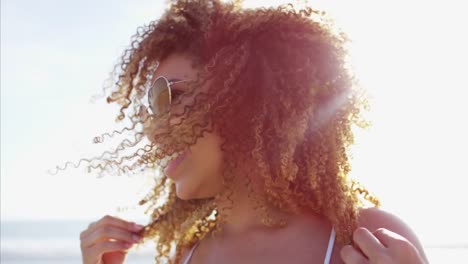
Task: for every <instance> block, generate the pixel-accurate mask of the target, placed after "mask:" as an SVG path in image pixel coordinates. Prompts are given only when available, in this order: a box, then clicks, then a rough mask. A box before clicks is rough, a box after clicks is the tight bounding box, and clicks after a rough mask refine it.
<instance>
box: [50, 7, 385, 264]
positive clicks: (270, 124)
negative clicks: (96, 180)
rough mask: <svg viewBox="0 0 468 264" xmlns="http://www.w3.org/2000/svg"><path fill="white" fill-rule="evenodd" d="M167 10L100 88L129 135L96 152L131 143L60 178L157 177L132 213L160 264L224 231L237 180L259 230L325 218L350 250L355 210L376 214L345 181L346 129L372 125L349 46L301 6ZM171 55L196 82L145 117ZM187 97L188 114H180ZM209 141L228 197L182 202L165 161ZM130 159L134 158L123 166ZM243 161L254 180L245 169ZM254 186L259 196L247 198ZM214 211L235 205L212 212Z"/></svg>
mask: <svg viewBox="0 0 468 264" xmlns="http://www.w3.org/2000/svg"><path fill="white" fill-rule="evenodd" d="M166 4H167V9H166V10H165V12H164V14H163V15H162V16H161V17H160V18H159V19H157V20H154V21H152V22H150V23H149V24H148V25H144V26H142V27H139V28H138V29H137V32H136V34H135V35H134V36H132V40H131V44H130V46H129V47H128V48H127V49H126V50H125V51H124V52H123V54H122V56H121V57H120V61H119V63H118V64H117V65H115V67H114V70H113V71H112V73H111V76H112V78H115V79H116V80H115V81H112V82H111V83H110V85H108V86H105V87H104V88H103V93H104V94H105V95H106V99H107V102H108V103H109V104H114V103H115V104H118V105H119V106H120V111H119V113H118V115H117V118H116V121H117V122H122V121H123V120H127V121H129V122H130V123H131V125H129V126H127V127H125V128H123V129H121V130H115V131H112V132H110V133H104V134H102V135H100V136H97V137H95V138H94V143H96V144H98V143H102V142H104V141H105V140H107V139H109V138H112V137H114V136H116V135H123V134H124V133H125V134H130V136H129V138H126V139H124V140H123V141H122V142H121V143H120V144H119V145H118V146H117V147H116V148H115V149H114V150H112V151H106V152H104V153H103V154H102V155H100V156H97V157H94V158H91V159H81V160H80V161H79V162H78V164H74V163H71V162H67V163H66V164H65V166H62V167H60V166H57V171H60V170H66V169H67V168H68V167H69V166H73V167H75V168H78V167H80V166H81V165H82V164H85V163H87V164H88V165H87V166H88V170H89V172H99V173H102V172H107V173H113V172H116V171H117V172H119V173H129V172H134V173H143V172H144V171H150V172H152V173H154V175H158V176H155V177H154V185H153V186H151V189H150V190H149V192H148V194H147V195H145V197H144V198H143V199H141V201H140V202H139V205H141V206H146V208H147V209H146V213H150V214H151V221H150V222H149V223H148V224H147V225H146V227H145V228H144V230H143V231H142V233H141V234H142V235H143V237H144V239H143V241H142V242H141V243H144V241H145V240H154V241H155V243H156V250H157V255H156V257H155V262H156V263H163V262H167V261H171V260H170V258H169V254H170V252H171V249H174V248H173V247H175V263H179V261H180V257H181V250H182V249H183V248H188V247H190V246H192V245H193V244H194V243H196V242H197V241H198V240H200V239H202V238H203V237H204V236H205V235H207V234H212V235H216V234H217V233H218V232H222V229H221V227H220V226H221V225H220V224H221V223H224V222H225V221H226V219H227V217H229V214H228V213H229V210H230V209H231V208H232V202H233V200H232V198H231V196H232V194H233V190H232V183H233V181H234V179H235V177H242V180H244V181H245V187H246V188H248V190H249V198H250V199H252V201H253V202H254V203H255V204H256V205H257V208H256V210H257V212H258V213H259V215H261V217H262V222H263V223H264V224H265V225H267V226H272V227H281V226H285V225H286V224H287V222H285V221H283V219H275V218H274V217H272V216H271V215H270V213H269V210H268V206H274V207H276V208H280V209H281V210H282V211H284V212H288V213H297V212H300V211H303V210H308V211H313V212H315V213H317V214H321V215H323V216H325V217H326V218H327V219H329V221H330V222H331V223H332V224H333V226H334V227H335V230H336V234H337V240H338V241H339V242H341V243H345V244H348V243H351V241H352V233H353V231H354V230H355V228H356V227H357V219H358V212H359V210H358V209H359V207H362V206H365V205H368V204H370V205H373V206H377V207H378V206H380V201H379V200H378V198H377V197H375V196H374V195H372V194H371V193H370V192H369V191H368V190H367V189H366V188H364V187H363V186H361V185H360V184H359V182H358V181H356V180H354V179H352V178H351V177H350V176H349V172H350V170H351V164H350V154H349V148H350V146H351V145H352V144H353V143H354V135H353V130H352V128H353V126H358V127H361V128H365V127H367V126H368V125H369V122H368V121H366V120H365V118H364V117H363V116H364V115H363V112H364V111H365V110H368V108H369V104H368V101H367V99H366V96H365V92H363V89H361V88H360V86H359V81H358V80H357V78H356V77H355V76H354V75H353V73H352V71H351V70H350V67H348V63H347V56H348V49H347V43H348V42H349V39H348V37H347V35H346V34H345V33H344V32H341V31H340V30H339V29H337V28H336V26H335V24H334V22H333V20H332V19H330V18H328V16H327V14H326V13H325V12H321V11H318V10H316V9H313V8H312V7H310V6H309V5H308V4H307V3H306V4H304V6H303V7H302V8H300V9H299V8H297V7H295V5H294V4H284V5H280V6H277V7H269V8H265V7H262V8H256V9H253V8H244V7H243V5H242V1H231V2H224V1H221V0H178V1H177V0H174V1H167V2H166ZM174 53H179V54H187V55H189V56H190V58H191V59H193V60H192V61H193V67H196V68H197V69H199V71H198V76H197V78H196V79H194V80H190V81H188V82H187V83H186V84H187V87H188V90H187V92H185V93H183V94H182V95H181V96H180V97H178V99H177V100H175V101H173V102H172V105H173V107H175V108H177V105H182V106H183V107H181V108H178V109H181V111H175V112H167V113H166V112H164V113H159V114H157V115H154V114H150V113H149V111H148V109H147V105H146V104H145V103H146V101H145V95H146V94H147V91H148V89H149V86H150V82H151V80H152V76H153V73H154V71H155V70H156V69H157V66H158V65H159V63H160V62H161V61H164V59H165V58H167V57H168V56H169V55H171V54H174ZM201 87H204V88H203V89H202V88H201ZM184 98H185V99H189V103H184V104H182V101H183V100H185V99H184ZM175 119H177V120H180V121H179V122H178V123H174V122H171V120H175ZM206 132H211V133H216V134H218V135H219V136H220V137H221V138H222V144H221V150H222V152H223V166H224V167H223V174H222V177H223V185H224V187H225V189H224V190H223V191H222V192H220V193H219V194H217V195H216V196H215V197H213V198H206V199H190V200H183V199H180V198H178V197H177V196H176V191H175V184H174V182H173V181H172V180H171V179H169V178H168V177H167V176H166V175H164V169H165V168H166V166H167V163H168V161H169V157H172V156H173V155H174V154H176V153H179V152H181V151H183V150H185V149H187V147H189V146H192V145H194V144H196V142H197V140H198V139H199V138H200V137H202V136H203V133H206ZM145 140H146V141H147V142H146V143H145V144H142V143H144V142H145ZM141 145H143V146H141ZM128 150H132V154H130V155H123V152H124V151H128ZM247 162H250V163H253V164H255V167H254V169H252V168H250V167H249V169H246V168H245V166H242V165H243V164H246V163H247ZM156 172H158V173H156ZM254 178H255V179H260V180H261V183H262V189H263V190H264V191H263V192H260V193H259V192H255V191H253V188H252V182H253V180H252V179H254ZM161 201H162V202H161ZM221 201H230V204H231V206H227V207H220V206H218V205H219V204H222V203H221ZM223 204H224V203H223Z"/></svg>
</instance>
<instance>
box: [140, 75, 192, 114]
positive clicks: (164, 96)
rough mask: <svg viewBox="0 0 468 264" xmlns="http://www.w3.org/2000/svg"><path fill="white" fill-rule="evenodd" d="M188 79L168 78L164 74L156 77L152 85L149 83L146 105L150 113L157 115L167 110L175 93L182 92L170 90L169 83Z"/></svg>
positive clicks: (180, 92)
mask: <svg viewBox="0 0 468 264" xmlns="http://www.w3.org/2000/svg"><path fill="white" fill-rule="evenodd" d="M190 80H191V79H185V80H179V79H171V80H168V79H167V78H166V77H164V76H160V77H158V78H156V80H155V81H154V83H153V85H151V88H150V89H149V90H148V106H149V109H150V110H151V112H152V114H153V115H158V114H160V113H166V112H168V111H169V110H170V106H171V103H172V100H174V99H175V98H176V96H177V95H180V94H182V93H183V92H182V91H178V90H172V87H171V85H173V84H176V83H180V82H187V81H190Z"/></svg>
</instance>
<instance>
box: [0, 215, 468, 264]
mask: <svg viewBox="0 0 468 264" xmlns="http://www.w3.org/2000/svg"><path fill="white" fill-rule="evenodd" d="M89 223H90V221H58V220H57V221H3V222H2V223H1V257H0V260H1V261H0V262H1V263H2V264H46V263H52V264H58V263H67V264H81V263H82V260H81V251H80V239H79V237H80V233H81V231H83V230H85V229H86V228H87V226H88V225H89ZM425 251H426V254H427V255H428V257H429V260H430V263H431V264H434V263H440V264H442V263H444V264H445V263H460V264H467V263H468V245H439V246H437V247H435V246H426V247H425ZM153 252H154V244H149V243H148V245H144V246H142V247H140V248H134V249H132V250H131V251H130V252H129V253H128V256H127V260H126V262H125V263H128V264H143V263H146V264H150V263H154V254H153Z"/></svg>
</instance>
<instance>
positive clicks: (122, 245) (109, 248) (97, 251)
mask: <svg viewBox="0 0 468 264" xmlns="http://www.w3.org/2000/svg"><path fill="white" fill-rule="evenodd" d="M131 246H132V244H131V243H127V242H123V241H101V242H99V243H97V244H95V245H93V246H91V247H90V248H89V249H88V250H89V254H90V255H92V256H100V255H102V254H104V253H107V252H113V251H120V250H127V249H129V248H130V247H131Z"/></svg>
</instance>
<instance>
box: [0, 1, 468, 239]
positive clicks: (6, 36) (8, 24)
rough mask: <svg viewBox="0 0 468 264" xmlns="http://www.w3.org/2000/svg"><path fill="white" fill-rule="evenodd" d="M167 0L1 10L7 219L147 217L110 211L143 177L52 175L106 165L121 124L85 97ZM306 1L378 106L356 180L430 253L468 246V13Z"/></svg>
mask: <svg viewBox="0 0 468 264" xmlns="http://www.w3.org/2000/svg"><path fill="white" fill-rule="evenodd" d="M162 2H163V1H156V0H153V1H149V0H139V1H128V0H127V1H124V0H113V1H110V0H106V1H91V0H82V1H59V0H45V1H30V0H29V1H28V0H14V1H13V0H4V1H2V6H1V34H2V36H1V219H2V220H7V219H9V220H13V219H58V218H59V219H77V218H79V219H97V218H100V217H101V216H103V215H104V214H106V213H112V214H119V215H120V216H122V217H127V218H130V219H131V218H134V219H139V218H141V213H140V214H138V213H135V212H134V213H116V212H115V208H116V207H117V206H132V205H134V203H136V202H137V199H138V197H140V196H141V194H144V193H145V191H146V190H145V189H144V188H143V187H144V184H145V183H146V182H145V180H143V178H142V177H133V178H129V177H125V176H124V177H105V178H102V179H95V178H93V177H92V176H89V175H86V174H85V173H84V172H83V171H82V170H69V171H68V173H67V174H59V175H58V176H50V175H48V174H47V173H46V170H47V169H49V168H52V167H54V166H55V165H56V164H62V163H63V162H64V161H66V160H72V161H75V160H77V159H79V158H81V157H89V156H91V155H95V154H96V155H97V154H100V153H101V151H102V150H103V149H101V148H99V149H97V148H96V146H93V145H92V144H91V143H92V139H93V137H94V136H96V135H98V134H99V133H103V132H108V131H110V130H111V129H113V128H118V127H120V125H119V126H113V120H114V117H115V113H116V108H114V107H110V106H108V105H106V104H104V103H96V104H91V103H90V102H89V99H90V97H91V96H92V95H94V94H97V93H99V92H100V91H101V87H102V85H103V81H104V80H105V79H106V78H107V76H108V73H109V72H110V71H111V69H112V67H113V66H114V63H115V62H117V58H118V57H119V56H120V55H121V52H122V51H123V50H124V49H125V48H126V47H127V45H128V44H129V41H130V36H131V35H133V34H134V33H135V32H136V28H137V27H138V26H141V25H143V24H146V23H148V22H149V21H151V20H153V19H155V18H157V17H158V16H159V15H160V14H161V12H162V11H163V10H162V5H161V3H162ZM246 2H247V4H248V5H249V6H252V7H253V6H259V5H268V4H275V3H277V2H284V1H276V2H275V1H258V0H257V1H253V0H250V1H246ZM311 2H312V3H314V2H315V3H316V6H317V7H319V8H324V9H326V10H328V11H329V12H330V13H331V14H332V15H333V16H334V17H335V18H337V20H338V22H339V24H340V25H341V27H342V28H343V29H345V31H346V32H348V34H349V35H350V36H351V38H353V39H354V42H353V54H352V55H353V58H354V63H355V65H356V68H357V72H358V74H359V76H360V77H361V80H362V82H363V84H365V85H366V87H367V88H368V89H369V91H370V93H371V94H372V96H373V98H374V103H373V113H372V116H371V117H372V118H373V120H374V126H373V127H372V129H371V130H370V131H368V132H365V133H363V134H362V137H360V138H359V141H358V143H359V145H358V147H357V148H356V154H355V156H356V157H355V166H354V170H353V173H354V174H355V175H356V176H359V177H360V178H361V180H362V182H363V183H364V184H366V186H367V187H368V188H369V189H370V190H372V191H374V192H375V193H377V194H378V195H379V196H380V197H381V199H382V201H383V206H384V208H385V209H387V210H389V211H391V212H394V213H395V214H397V215H399V216H400V217H401V218H402V219H403V220H404V221H405V222H407V223H408V224H409V225H410V226H411V227H412V228H413V229H414V230H415V231H416V233H417V234H418V236H419V237H420V238H421V240H423V242H424V243H425V244H440V243H465V244H466V243H468V230H467V228H466V223H467V222H468V215H467V213H466V209H465V211H463V210H462V208H466V204H465V203H464V201H467V198H466V193H467V192H466V190H467V185H468V180H467V176H468V175H467V174H468V173H467V169H466V161H465V159H466V157H467V155H466V150H467V149H468V139H467V137H466V135H468V125H467V120H468V119H467V118H466V117H465V115H466V114H467V113H468V106H467V105H468V104H466V103H465V100H466V98H467V97H466V95H468V93H467V88H468V85H467V84H468V81H467V80H466V62H467V60H468V52H467V50H466V47H468V37H467V36H466V32H465V33H462V32H463V31H462V25H467V24H468V19H467V17H466V15H465V14H464V13H463V12H464V11H463V10H464V9H463V8H462V6H461V4H454V3H452V1H403V0H398V1H395V0H393V1H379V2H377V1H371V0H366V1H364V0H357V1H345V0H343V1H330V0H327V1H320V2H316V1H311ZM351 2H352V4H351ZM453 2H455V1H453ZM463 34H464V35H463ZM137 193H138V194H137ZM138 195H140V196H138Z"/></svg>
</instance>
